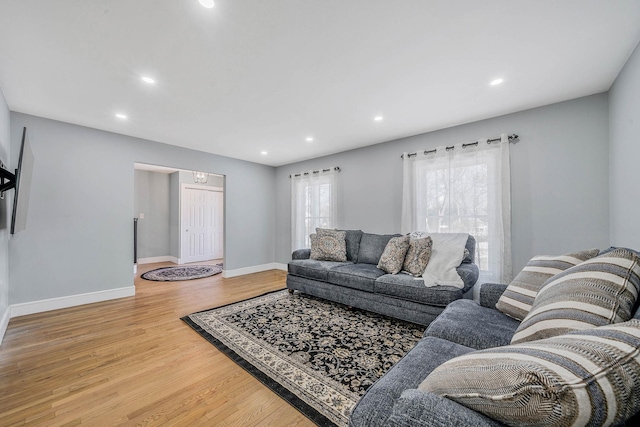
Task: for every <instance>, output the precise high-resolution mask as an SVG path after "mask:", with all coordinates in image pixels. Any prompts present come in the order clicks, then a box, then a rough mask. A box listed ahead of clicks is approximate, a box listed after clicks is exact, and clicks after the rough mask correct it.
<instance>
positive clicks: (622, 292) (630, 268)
mask: <svg viewBox="0 0 640 427" xmlns="http://www.w3.org/2000/svg"><path fill="white" fill-rule="evenodd" d="M639 261H640V260H639V259H638V256H637V255H636V254H634V253H633V252H632V251H630V250H628V249H623V248H620V249H615V250H613V251H611V252H607V253H606V254H603V255H600V256H597V257H595V258H591V259H590V260H587V261H585V262H583V263H582V264H578V265H576V266H575V267H571V268H569V269H568V270H566V271H564V272H562V273H560V274H557V275H555V276H553V277H552V278H550V279H549V280H547V281H546V282H545V284H544V285H543V286H542V288H541V289H540V290H539V291H538V295H537V296H536V299H535V301H534V302H533V306H532V308H531V311H529V314H527V317H525V318H524V320H523V321H522V323H521V324H520V326H518V329H516V333H515V334H514V335H513V338H512V339H511V344H519V343H522V342H528V341H535V340H539V339H543V338H550V337H553V336H556V335H562V334H565V333H567V332H571V331H575V330H579V329H588V328H593V327H596V326H603V325H608V324H611V323H619V322H624V321H627V320H629V319H631V317H632V316H633V308H634V306H635V303H636V300H637V299H638V292H639V291H640V263H639Z"/></svg>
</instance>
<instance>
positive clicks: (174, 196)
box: [169, 172, 180, 258]
mask: <svg viewBox="0 0 640 427" xmlns="http://www.w3.org/2000/svg"><path fill="white" fill-rule="evenodd" d="M169 186H170V190H169V192H170V196H169V200H170V204H171V205H170V208H169V255H171V256H172V257H174V258H180V172H174V173H172V174H171V178H170V183H169Z"/></svg>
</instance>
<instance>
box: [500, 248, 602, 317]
mask: <svg viewBox="0 0 640 427" xmlns="http://www.w3.org/2000/svg"><path fill="white" fill-rule="evenodd" d="M596 255H598V250H597V249H590V250H587V251H581V252H574V253H570V254H566V255H559V256H549V255H538V256H535V257H533V258H531V260H529V262H528V263H527V265H526V266H525V267H524V268H523V269H522V271H521V272H520V273H518V275H517V276H516V277H515V278H514V279H513V281H512V282H511V283H510V284H509V286H507V289H506V290H505V291H504V293H503V294H502V295H501V296H500V299H499V300H498V303H497V304H496V308H497V309H498V310H500V311H501V312H503V313H504V314H506V315H507V316H509V317H513V318H514V319H516V320H522V319H524V318H525V316H526V315H527V314H528V313H529V310H531V305H533V300H535V298H536V295H537V294H538V291H539V290H540V288H542V285H544V282H546V281H547V280H548V279H549V278H551V277H553V276H555V275H556V274H558V273H562V272H563V271H565V270H566V269H568V268H571V267H573V266H576V265H578V264H580V263H582V262H583V261H586V260H588V259H591V258H593V257H594V256H596Z"/></svg>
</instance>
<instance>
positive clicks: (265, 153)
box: [260, 151, 269, 156]
mask: <svg viewBox="0 0 640 427" xmlns="http://www.w3.org/2000/svg"><path fill="white" fill-rule="evenodd" d="M260 154H262V155H263V156H266V155H267V154H269V152H268V151H261V152H260Z"/></svg>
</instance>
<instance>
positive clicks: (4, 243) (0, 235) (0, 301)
mask: <svg viewBox="0 0 640 427" xmlns="http://www.w3.org/2000/svg"><path fill="white" fill-rule="evenodd" d="M9 117H10V114H9V107H8V106H7V101H6V100H5V98H4V93H2V88H0V159H1V160H2V161H3V162H4V163H5V164H6V167H7V169H8V170H10V171H12V172H13V170H14V169H15V168H16V166H17V165H18V163H17V162H11V158H10V150H9V146H10V140H11V138H10V126H9ZM13 192H14V190H10V191H7V192H5V195H4V200H0V320H1V319H3V318H4V316H5V314H6V313H7V310H8V308H9V224H10V221H11V219H10V218H11V209H12V203H13ZM2 332H3V331H0V341H2V335H3V334H2Z"/></svg>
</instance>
